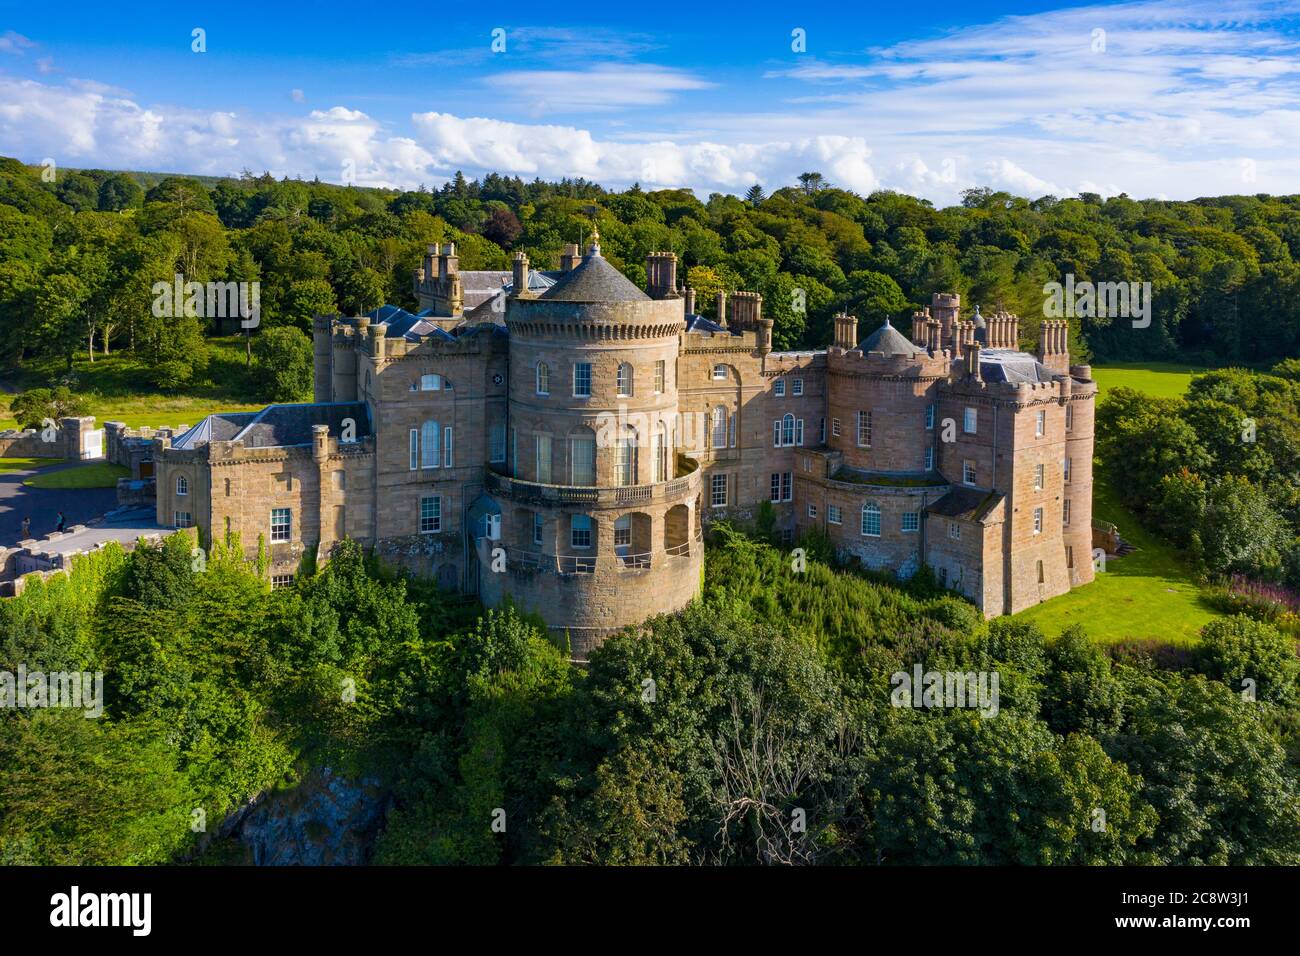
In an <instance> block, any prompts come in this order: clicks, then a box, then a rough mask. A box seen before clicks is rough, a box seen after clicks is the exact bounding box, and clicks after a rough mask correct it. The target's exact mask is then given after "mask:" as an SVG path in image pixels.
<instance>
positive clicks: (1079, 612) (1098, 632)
mask: <svg viewBox="0 0 1300 956" xmlns="http://www.w3.org/2000/svg"><path fill="white" fill-rule="evenodd" d="M1202 371H1204V369H1200V368H1195V367H1192V366H1187V365H1174V364H1171V363H1161V362H1147V363H1128V364H1118V365H1107V366H1102V367H1098V366H1094V367H1093V370H1092V374H1093V377H1094V378H1095V379H1096V380H1097V383H1098V385H1099V386H1100V388H1101V390H1102V391H1103V392H1105V390H1106V389H1108V388H1118V387H1120V386H1127V387H1129V388H1134V389H1138V390H1139V391H1143V392H1146V393H1147V394H1148V395H1156V396H1161V397H1166V398H1173V397H1181V396H1182V395H1183V393H1184V392H1185V391H1186V390H1187V386H1188V384H1189V383H1190V382H1191V380H1192V376H1193V375H1195V374H1198V373H1199V372H1202ZM1093 481H1094V484H1093V500H1092V507H1093V516H1094V517H1095V518H1097V519H1098V520H1101V521H1109V522H1111V523H1112V524H1114V525H1116V526H1117V527H1118V528H1119V532H1120V534H1121V535H1123V537H1124V539H1125V540H1126V541H1128V542H1130V543H1131V544H1133V545H1135V546H1136V547H1137V548H1138V550H1137V551H1136V552H1134V553H1133V554H1130V555H1129V556H1128V557H1126V558H1119V559H1118V560H1112V561H1109V562H1107V566H1106V571H1105V573H1103V574H1098V575H1097V579H1096V580H1095V581H1094V582H1093V583H1092V584H1089V585H1087V586H1085V587H1081V588H1075V589H1074V590H1072V591H1071V592H1070V593H1069V594H1063V595H1062V596H1061V597H1058V598H1053V599H1052V600H1050V601H1047V602H1045V603H1043V604H1040V605H1038V606H1037V607H1034V608H1030V609H1029V610H1027V611H1022V612H1021V613H1020V614H1019V615H1017V616H1018V617H1021V618H1024V619H1026V620H1031V621H1034V622H1036V623H1037V624H1038V625H1039V626H1041V627H1042V628H1043V630H1044V631H1045V632H1046V633H1047V634H1048V636H1055V635H1056V634H1057V633H1059V632H1060V631H1061V629H1062V628H1064V627H1067V626H1068V625H1070V624H1075V623H1081V624H1083V625H1084V626H1085V627H1086V628H1087V630H1088V634H1089V635H1090V636H1092V637H1093V638H1094V639H1095V640H1098V641H1103V642H1105V643H1113V642H1115V641H1122V640H1124V639H1126V638H1130V637H1153V638H1159V639H1160V640H1165V641H1169V642H1170V643H1174V644H1190V643H1194V642H1195V640H1196V637H1197V632H1198V631H1200V629H1201V627H1202V626H1204V625H1205V624H1206V623H1207V622H1209V621H1210V620H1212V619H1213V618H1215V617H1216V616H1218V614H1217V612H1216V611H1215V610H1214V609H1213V608H1212V607H1210V606H1209V604H1208V603H1206V601H1205V599H1204V596H1203V593H1202V590H1201V588H1200V586H1199V585H1198V584H1197V583H1196V580H1195V579H1194V578H1193V577H1192V575H1191V574H1190V573H1189V572H1188V570H1187V567H1186V565H1185V564H1184V563H1183V561H1182V559H1181V557H1180V556H1179V554H1178V552H1177V551H1176V550H1175V549H1174V548H1173V547H1172V546H1170V545H1169V544H1167V543H1166V542H1165V541H1163V540H1162V539H1160V538H1157V537H1156V536H1155V535H1153V534H1151V533H1150V532H1148V531H1146V530H1144V529H1143V528H1142V526H1141V525H1139V524H1138V522H1137V519H1136V518H1135V517H1134V516H1133V515H1132V514H1130V513H1129V512H1128V510H1127V509H1126V508H1124V506H1123V505H1121V504H1120V503H1119V501H1118V500H1117V499H1116V497H1115V495H1114V493H1113V492H1112V490H1111V488H1110V486H1109V485H1108V484H1107V482H1106V478H1105V476H1104V475H1103V474H1102V473H1101V468H1100V465H1097V466H1095V470H1094V473H1093Z"/></svg>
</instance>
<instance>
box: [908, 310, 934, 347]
mask: <svg viewBox="0 0 1300 956" xmlns="http://www.w3.org/2000/svg"><path fill="white" fill-rule="evenodd" d="M929 321H930V310H929V309H921V310H920V311H919V312H913V313H912V342H913V343H914V344H916V345H919V346H921V347H922V348H925V347H926V346H927V345H928V344H929V339H928V338H927V336H928V335H929V332H928V330H927V328H926V326H927V323H929Z"/></svg>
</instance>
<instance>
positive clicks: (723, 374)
mask: <svg viewBox="0 0 1300 956" xmlns="http://www.w3.org/2000/svg"><path fill="white" fill-rule="evenodd" d="M726 378H727V366H725V365H715V366H713V380H714V381H715V382H721V381H725V380H726Z"/></svg>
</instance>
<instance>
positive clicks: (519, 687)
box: [0, 527, 1300, 865]
mask: <svg viewBox="0 0 1300 956" xmlns="http://www.w3.org/2000/svg"><path fill="white" fill-rule="evenodd" d="M807 544H808V546H809V548H810V549H811V554H812V558H811V559H810V560H809V562H808V564H807V567H806V569H805V570H803V571H802V572H798V571H795V570H794V565H793V564H792V559H791V555H790V554H788V553H783V552H782V551H780V550H778V549H777V548H774V547H772V546H771V545H768V544H764V543H761V542H758V541H756V540H755V539H754V538H753V537H747V536H744V535H741V534H739V533H737V532H735V531H733V530H730V529H727V528H726V527H721V528H719V530H718V531H717V537H716V539H715V540H713V541H712V542H711V543H710V548H711V549H710V550H709V552H708V557H707V571H706V576H707V586H706V589H705V594H706V597H705V599H704V600H703V601H702V602H701V603H699V604H696V605H692V606H691V607H690V608H688V609H687V610H686V611H684V612H682V613H680V614H677V615H673V616H664V617H660V618H656V619H654V620H652V621H650V622H649V624H648V627H647V628H646V630H645V632H644V633H641V634H633V633H630V632H629V633H628V634H626V635H624V636H620V637H617V638H614V639H612V640H610V641H609V642H608V643H606V644H605V645H604V646H603V647H602V648H600V649H599V650H598V651H596V652H595V653H594V654H593V655H592V658H591V664H590V666H589V667H588V668H586V669H578V668H574V667H572V666H571V665H570V664H568V663H567V662H566V660H565V655H564V654H563V653H562V651H561V650H560V649H559V648H558V647H557V646H556V645H555V644H553V643H552V642H551V641H550V640H548V639H547V638H546V637H544V636H543V633H542V632H541V631H540V630H539V629H538V628H537V626H536V624H535V622H533V621H530V620H529V619H527V618H526V617H521V616H520V615H519V614H518V613H517V612H515V611H514V610H512V609H510V608H506V609H504V610H502V611H496V612H487V613H485V612H483V611H482V610H481V609H480V608H478V607H477V605H474V604H472V603H466V602H464V601H461V600H457V599H455V598H454V597H453V596H451V595H446V594H439V593H438V592H437V591H435V590H433V589H432V588H431V587H429V586H428V585H427V584H424V583H420V582H415V581H407V580H403V579H399V578H394V577H392V576H390V575H388V574H385V573H384V572H382V570H381V569H378V568H376V567H374V566H372V565H371V564H370V563H369V562H368V561H367V560H366V558H365V557H364V555H363V554H362V552H361V549H360V548H359V547H357V546H356V545H352V544H349V545H346V546H345V547H344V548H343V549H342V550H341V552H340V553H339V554H337V555H336V556H335V558H334V560H333V561H332V562H331V563H330V564H329V565H327V566H326V567H325V568H324V570H323V571H321V572H320V573H318V574H315V575H307V574H304V575H303V576H302V577H301V578H300V580H299V582H298V583H297V584H295V585H294V586H293V587H292V588H287V589H281V590H276V591H272V590H270V589H269V587H268V585H267V583H266V582H265V580H264V579H263V578H262V577H261V576H259V573H258V572H259V569H258V567H257V565H256V564H254V563H246V562H244V561H243V560H242V559H239V558H236V557H233V556H232V554H231V553H229V552H226V551H224V550H223V549H220V548H218V549H217V550H216V553H214V554H213V555H212V557H211V559H210V560H209V561H208V562H207V564H206V567H205V568H204V569H203V570H202V571H199V572H195V570H194V563H193V561H192V559H191V551H190V545H191V542H190V540H189V539H188V538H187V536H186V535H185V534H180V535H176V536H173V537H172V538H170V539H168V540H167V541H166V542H165V543H164V544H163V546H162V547H160V548H147V547H145V548H140V549H138V550H136V551H135V552H134V553H132V554H130V555H125V554H123V553H122V552H121V551H120V550H118V549H116V548H110V549H107V550H106V551H104V552H103V553H100V554H98V555H96V556H94V557H93V558H87V559H83V561H82V564H81V566H80V567H79V569H78V571H77V573H75V574H74V575H72V576H71V578H66V577H56V578H54V579H52V580H51V581H49V582H48V583H42V582H39V581H36V582H33V583H32V585H31V586H30V587H29V588H28V590H27V591H26V592H25V593H24V594H23V595H22V596H21V597H20V598H18V599H15V600H12V601H6V602H3V603H2V604H0V667H5V668H11V669H12V668H13V667H14V666H15V665H16V662H18V661H25V662H27V666H28V667H29V668H31V669H35V668H37V667H40V668H43V669H45V670H59V669H83V668H86V669H101V670H103V671H104V673H105V687H106V697H107V705H106V709H105V714H104V716H103V717H101V718H100V719H97V720H87V719H85V718H84V717H83V716H82V715H81V713H80V712H77V711H66V710H64V711H60V710H32V711H26V712H22V713H14V712H9V713H7V714H5V715H3V717H0V763H2V765H3V766H4V767H5V773H4V774H3V775H0V862H3V863H150V862H161V861H178V862H183V861H194V862H201V863H221V862H235V861H239V860H241V859H243V857H242V851H241V847H240V846H238V845H231V841H228V840H227V841H222V840H220V839H216V840H211V839H210V837H211V836H212V835H215V834H216V833H217V832H218V831H219V821H220V820H221V819H222V818H223V817H224V816H225V815H226V814H227V813H229V812H230V811H232V810H234V809H235V808H236V807H238V806H239V805H240V804H242V803H243V802H244V801H245V800H247V799H248V798H250V797H252V796H254V795H255V794H259V793H264V792H267V791H271V792H274V791H276V790H281V789H284V788H290V787H292V786H293V784H294V782H295V781H296V780H298V779H299V778H300V777H301V775H302V774H303V773H304V772H305V771H306V769H307V768H309V767H313V766H321V765H326V766H330V767H332V768H335V770H336V771H338V772H342V773H345V774H350V775H355V776H364V777H366V778H369V779H376V780H380V781H382V785H383V787H384V788H385V789H386V790H387V792H389V793H390V794H391V796H392V805H391V809H390V810H389V812H388V816H387V823H386V826H385V827H384V828H383V830H382V832H381V833H380V834H379V835H378V837H377V839H376V840H375V842H374V846H373V851H372V852H373V857H372V859H373V861H374V862H378V863H390V864H412V863H473V864H500V863H533V864H545V863H615V864H618V863H700V864H724V865H725V864H753V863H860V864H886V865H888V864H906V863H982V864H989V863H1022V864H1118V863H1173V864H1198V863H1203V864H1227V863H1273V864H1296V863H1300V789H1298V787H1300V780H1298V777H1297V774H1298V771H1300V707H1298V705H1297V699H1296V694H1297V670H1298V669H1300V664H1298V663H1297V660H1296V657H1295V654H1294V651H1293V647H1292V644H1291V642H1290V641H1289V640H1288V639H1287V638H1285V637H1283V636H1282V635H1280V634H1279V633H1278V632H1277V630H1276V629H1274V628H1272V627H1271V626H1270V625H1268V624H1264V623H1260V622H1257V621H1254V620H1251V619H1249V618H1247V617H1234V618H1225V619H1223V620H1221V621H1218V622H1216V623H1215V624H1213V625H1211V626H1210V627H1208V628H1207V629H1206V632H1205V635H1204V640H1203V642H1202V644H1201V645H1200V646H1199V648H1198V649H1197V650H1196V651H1194V652H1186V651H1184V652H1180V653H1173V652H1172V651H1171V650H1170V649H1168V648H1161V647H1158V646H1155V645H1142V644H1139V645H1128V646H1121V647H1117V648H1114V649H1113V650H1112V651H1111V652H1110V653H1109V654H1108V653H1107V652H1106V651H1105V650H1103V649H1101V648H1099V647H1098V646H1097V645H1095V644H1094V643H1092V642H1090V641H1089V640H1088V639H1087V636H1086V635H1085V634H1084V633H1082V632H1081V631H1079V630H1077V629H1074V630H1070V631H1067V632H1066V633H1065V634H1063V635H1061V636H1060V637H1059V638H1057V639H1054V640H1051V641H1047V640H1045V639H1044V636H1043V635H1042V634H1041V633H1039V632H1038V631H1037V630H1036V629H1035V628H1034V627H1033V626H1032V625H1028V624H1024V623H1022V622H1017V621H1014V620H1008V619H1001V620H998V621H995V622H992V623H991V624H990V623H985V622H982V621H980V620H979V618H978V615H977V614H976V613H975V612H974V610H973V609H972V608H971V607H970V606H969V605H968V604H966V603H964V602H962V601H960V600H958V599H956V598H954V597H952V596H950V595H947V594H944V593H943V592H941V591H939V590H938V589H936V588H935V587H934V585H933V582H932V581H930V580H929V579H928V578H927V577H926V576H925V575H921V576H919V577H918V579H917V580H916V581H914V582H912V584H910V585H909V586H908V587H907V588H906V589H900V588H899V587H897V586H896V585H893V584H891V585H886V584H884V583H882V582H880V581H878V580H875V579H873V577H872V576H870V575H867V574H865V573H864V572H861V571H859V570H855V569H851V568H841V569H835V568H832V567H830V566H829V565H828V564H827V563H825V562H824V561H822V560H819V559H818V558H817V557H816V555H817V553H818V547H819V546H818V543H817V542H808V543H807ZM916 663H920V664H922V665H923V667H924V668H926V669H936V670H955V669H960V670H996V671H997V672H998V673H999V674H1000V675H1001V690H1000V710H999V712H998V713H997V715H996V716H995V717H991V718H987V717H980V716H979V715H978V713H977V712H975V711H972V710H968V709H942V708H940V709H914V708H911V707H897V706H891V702H890V690H891V686H890V675H891V674H892V673H894V672H897V671H910V670H911V668H912V666H913V665H914V664H916ZM1247 676H1249V677H1250V678H1251V679H1252V680H1254V681H1255V682H1256V683H1255V694H1254V699H1253V700H1252V699H1245V697H1244V696H1243V694H1242V692H1241V687H1242V681H1243V678H1245V677H1247ZM648 682H652V684H650V683H648ZM347 686H353V687H355V697H351V696H350V695H348V694H345V693H341V689H342V688H344V687H347ZM651 686H652V687H653V692H652V693H647V687H651ZM195 808H202V809H204V811H205V814H206V818H207V820H208V821H209V826H208V830H209V832H208V833H204V834H196V833H195V832H193V831H192V829H191V821H192V819H193V812H194V810H195ZM498 810H503V811H504V813H505V817H504V820H505V828H504V832H497V831H495V830H494V829H493V827H492V823H493V821H494V820H495V819H496V818H497V811H498ZM796 819H800V820H803V821H806V827H800V826H795V824H794V821H795V820H796Z"/></svg>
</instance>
